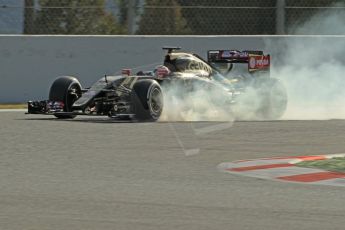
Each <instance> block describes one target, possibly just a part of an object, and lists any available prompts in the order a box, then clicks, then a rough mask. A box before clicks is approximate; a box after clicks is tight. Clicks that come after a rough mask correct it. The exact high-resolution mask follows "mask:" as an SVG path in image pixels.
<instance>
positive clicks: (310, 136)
mask: <svg viewBox="0 0 345 230" xmlns="http://www.w3.org/2000/svg"><path fill="white" fill-rule="evenodd" d="M221 124H222V123H219V122H194V123H190V122H172V123H169V122H158V123H131V122H118V121H113V120H108V119H107V118H102V117H95V118H89V117H85V118H84V117H77V118H76V119H74V120H57V119H55V118H53V117H50V116H37V115H29V116H25V115H24V114H23V112H1V113H0V126H1V128H0V144H1V151H0V184H1V187H0V213H1V215H0V229H18V230H19V229H83V230H85V229H174V230H176V229H222V230H223V229H262V230H263V229H265V230H269V229H272V230H273V229H274V230H275V229H277V228H279V229H283V230H285V229H286V230H287V229H313V230H318V229H320V230H321V229H322V230H324V229H332V230H337V229H339V230H340V229H344V226H345V219H344V213H345V205H344V204H345V201H344V188H341V187H334V186H315V185H304V184H293V183H284V182H277V181H267V180H262V179H257V178H250V177H243V176H238V175H233V174H226V173H222V172H220V171H218V170H217V165H218V164H219V163H221V162H230V161H236V160H241V159H254V158H264V157H282V156H293V155H317V154H321V153H322V154H324V153H328V154H331V153H341V152H345V151H344V150H345V147H344V145H343V141H344V138H345V133H344V129H345V121H344V120H328V121H274V122H269V121H267V122H235V123H233V124H231V125H230V124H229V123H223V124H224V126H225V127H226V128H224V129H222V128H220V127H221V126H222V125H221ZM212 127H218V128H212ZM193 149H194V150H198V151H194V152H193V153H194V154H188V153H190V152H189V151H188V150H193Z"/></svg>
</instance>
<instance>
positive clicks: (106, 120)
mask: <svg viewBox="0 0 345 230" xmlns="http://www.w3.org/2000/svg"><path fill="white" fill-rule="evenodd" d="M18 120H24V121H57V122H83V123H101V124H102V123H104V124H109V123H147V122H139V121H135V120H119V119H109V118H92V119H90V118H88V119H57V118H25V119H18Z"/></svg>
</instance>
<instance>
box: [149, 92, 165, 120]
mask: <svg viewBox="0 0 345 230" xmlns="http://www.w3.org/2000/svg"><path fill="white" fill-rule="evenodd" d="M149 106H150V110H151V111H152V112H153V114H155V115H159V114H160V113H161V111H162V108H163V97H162V92H161V90H160V89H159V88H157V87H155V88H153V90H152V91H151V93H150V100H149Z"/></svg>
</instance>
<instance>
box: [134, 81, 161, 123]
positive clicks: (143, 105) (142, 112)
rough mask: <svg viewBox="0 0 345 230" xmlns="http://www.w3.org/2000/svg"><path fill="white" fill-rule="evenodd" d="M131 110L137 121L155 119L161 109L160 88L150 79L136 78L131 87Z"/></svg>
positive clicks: (159, 114) (157, 117)
mask: <svg viewBox="0 0 345 230" xmlns="http://www.w3.org/2000/svg"><path fill="white" fill-rule="evenodd" d="M131 97H132V103H133V112H134V114H135V116H136V118H137V119H138V120H139V121H157V120H158V119H159V117H160V116H161V114H162V111H163V94H162V88H161V87H160V85H159V84H158V82H157V81H155V80H152V79H143V80H138V81H137V82H136V83H135V84H134V85H133V89H132V95H131Z"/></svg>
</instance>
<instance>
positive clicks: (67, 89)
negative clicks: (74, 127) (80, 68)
mask: <svg viewBox="0 0 345 230" xmlns="http://www.w3.org/2000/svg"><path fill="white" fill-rule="evenodd" d="M81 89H82V87H81V84H80V82H79V81H78V79H77V78H75V77H72V76H62V77H59V78H57V79H56V80H55V81H54V82H53V84H52V86H51V87H50V90H49V101H60V102H63V103H64V112H72V105H73V103H74V102H75V101H76V100H77V99H78V98H79V97H80V96H81V94H82V92H81ZM54 116H55V117H57V118H59V119H69V118H75V117H76V115H66V114H54Z"/></svg>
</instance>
